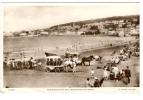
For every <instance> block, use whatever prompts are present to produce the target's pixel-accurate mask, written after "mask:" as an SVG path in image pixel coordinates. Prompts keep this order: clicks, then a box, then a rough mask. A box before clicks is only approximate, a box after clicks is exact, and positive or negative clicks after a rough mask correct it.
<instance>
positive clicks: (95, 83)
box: [86, 66, 131, 87]
mask: <svg viewBox="0 0 143 100" xmlns="http://www.w3.org/2000/svg"><path fill="white" fill-rule="evenodd" d="M90 73H91V77H88V78H87V79H86V87H102V84H103V83H104V81H106V80H115V82H118V81H122V82H123V83H124V84H126V85H128V84H129V83H130V77H131V71H130V69H129V66H126V69H122V70H120V71H119V69H118V67H113V69H112V71H110V72H109V71H107V68H104V69H103V76H102V77H101V78H100V79H99V78H98V77H94V73H95V71H94V69H91V72H90ZM91 80H92V81H91Z"/></svg>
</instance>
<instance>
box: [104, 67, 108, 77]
mask: <svg viewBox="0 0 143 100" xmlns="http://www.w3.org/2000/svg"><path fill="white" fill-rule="evenodd" d="M108 77H109V74H108V71H107V68H104V71H103V78H105V79H108Z"/></svg>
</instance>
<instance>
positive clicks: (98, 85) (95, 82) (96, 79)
mask: <svg viewBox="0 0 143 100" xmlns="http://www.w3.org/2000/svg"><path fill="white" fill-rule="evenodd" d="M94 79H95V81H94V84H93V86H94V87H100V81H99V80H98V78H97V77H95V78H94Z"/></svg>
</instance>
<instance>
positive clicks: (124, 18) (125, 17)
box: [49, 15, 139, 29]
mask: <svg viewBox="0 0 143 100" xmlns="http://www.w3.org/2000/svg"><path fill="white" fill-rule="evenodd" d="M133 18H136V19H139V15H130V16H113V17H107V18H100V19H92V20H85V21H78V22H70V23H65V24H60V25H55V26H52V27H50V28H49V29H52V28H55V27H57V26H58V27H61V26H68V25H72V24H75V25H80V24H91V23H95V22H104V21H111V20H117V21H118V20H131V19H133Z"/></svg>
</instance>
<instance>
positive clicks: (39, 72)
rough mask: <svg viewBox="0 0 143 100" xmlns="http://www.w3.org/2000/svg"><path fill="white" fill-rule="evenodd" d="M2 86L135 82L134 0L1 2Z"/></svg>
mask: <svg viewBox="0 0 143 100" xmlns="http://www.w3.org/2000/svg"><path fill="white" fill-rule="evenodd" d="M2 28H3V88H53V89H54V88H69V89H71V88H77V89H78V88H83V89H96V88H102V89H103V88H104V87H112V88H113V87H140V60H139V59H140V31H139V30H140V13H139V3H93V4H86V3H84V4H82V3H81V4H77V3H75V4H71V5H70V4H69V5H68V4H67V5H66V4H56V3H55V4H49V3H45V4H44V5H41V4H38V3H37V4H36V5H29V4H27V5H26V4H25V5H22V4H18V3H17V4H16V5H14V4H12V3H11V4H7V3H5V4H4V5H3V27H2Z"/></svg>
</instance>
